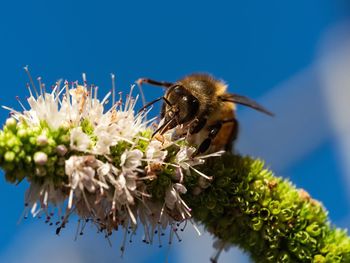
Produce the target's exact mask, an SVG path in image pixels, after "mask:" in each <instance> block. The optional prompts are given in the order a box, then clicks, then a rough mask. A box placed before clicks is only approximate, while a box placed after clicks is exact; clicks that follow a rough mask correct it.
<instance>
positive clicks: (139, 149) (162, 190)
mask: <svg viewBox="0 0 350 263" xmlns="http://www.w3.org/2000/svg"><path fill="white" fill-rule="evenodd" d="M32 89H34V91H33V90H32ZM32 89H31V88H30V87H29V95H30V96H29V98H28V99H27V103H28V105H29V108H28V109H27V106H24V104H22V103H21V105H22V107H23V108H22V111H18V110H15V109H12V108H8V107H6V106H5V107H4V108H5V109H8V110H10V112H11V117H10V118H9V119H8V120H7V121H6V124H5V126H4V129H3V131H1V133H0V145H1V146H0V151H1V153H2V155H1V161H0V165H1V167H3V169H4V171H5V176H6V178H7V180H8V181H10V182H13V183H18V182H20V181H21V180H23V179H24V178H26V179H27V180H28V181H29V183H30V186H29V189H28V190H27V193H26V203H25V206H26V212H25V214H28V213H29V212H30V213H31V214H32V215H33V216H34V217H36V216H38V215H46V216H47V221H53V220H55V219H54V218H55V217H57V218H58V219H59V221H60V223H59V225H58V228H57V231H56V232H57V234H59V233H60V231H61V229H62V228H64V227H65V225H66V224H67V222H68V218H69V217H70V216H71V215H72V214H76V215H78V217H79V218H80V219H79V220H85V221H86V220H89V221H91V222H92V223H93V224H94V225H96V226H97V227H98V229H99V230H100V231H102V232H104V233H105V235H106V236H109V235H111V234H112V232H113V231H115V230H118V229H119V228H120V227H121V228H122V229H124V232H125V234H127V233H129V232H130V229H132V230H133V231H132V232H135V231H136V228H137V227H139V226H140V225H141V226H142V228H143V229H144V236H145V238H144V241H145V242H146V243H152V242H153V236H154V232H155V231H159V233H161V232H164V231H165V229H166V228H168V227H169V229H170V231H175V229H176V227H175V224H176V223H181V222H183V221H186V220H188V219H190V218H191V209H190V208H189V206H188V205H187V204H186V203H185V201H184V200H183V198H182V196H183V195H184V194H185V193H186V192H187V189H186V187H185V185H184V184H183V183H184V177H186V176H187V175H190V172H191V169H193V171H198V170H196V169H195V168H194V166H196V165H199V164H202V163H203V162H204V158H203V159H202V158H201V157H200V156H194V152H195V148H193V147H190V146H188V145H187V143H186V141H185V140H184V138H176V141H174V140H173V139H172V138H173V136H172V133H173V131H168V132H167V133H165V134H164V135H162V136H155V137H154V138H152V137H151V134H152V133H153V132H154V131H153V128H151V126H149V125H148V123H150V121H146V119H145V118H146V114H147V112H146V111H142V112H140V113H136V112H135V105H136V102H137V98H138V96H136V97H135V98H134V97H133V96H132V92H133V88H131V91H130V93H129V94H128V95H127V96H126V99H125V101H124V100H123V98H122V97H123V96H120V98H119V100H117V101H116V102H115V98H113V97H112V96H114V94H115V91H114V90H112V91H111V92H109V93H108V94H107V95H106V96H105V97H104V98H103V99H102V100H99V99H98V98H97V87H93V86H89V85H87V83H86V81H85V78H84V82H83V84H79V83H78V82H73V83H69V82H68V81H65V82H64V83H63V85H62V83H61V82H57V83H56V85H55V86H54V88H53V90H52V92H50V93H47V92H46V91H45V90H44V89H43V88H42V87H41V88H40V90H39V91H36V89H35V87H34V84H32ZM110 100H112V104H111V105H110V106H108V105H109V104H110V103H109V101H110ZM217 155H218V154H213V156H217ZM206 157H207V156H205V158H206ZM198 173H199V174H201V175H202V176H204V177H205V178H206V180H207V179H208V180H209V179H210V178H209V177H207V176H206V175H204V174H202V173H201V172H199V171H198ZM58 219H57V220H58ZM57 220H55V221H57ZM172 236H174V235H173V234H172ZM124 246H125V244H123V245H122V248H123V250H124Z"/></svg>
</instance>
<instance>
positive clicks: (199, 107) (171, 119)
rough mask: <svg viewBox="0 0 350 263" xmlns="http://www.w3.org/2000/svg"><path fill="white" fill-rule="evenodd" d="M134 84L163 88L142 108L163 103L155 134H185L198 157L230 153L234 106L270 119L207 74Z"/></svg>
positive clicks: (234, 132) (235, 128)
mask: <svg viewBox="0 0 350 263" xmlns="http://www.w3.org/2000/svg"><path fill="white" fill-rule="evenodd" d="M136 83H137V84H138V85H142V84H143V83H147V84H150V85H155V86H161V87H164V88H166V91H165V94H164V96H162V97H160V98H157V99H155V100H153V101H151V102H150V103H148V104H146V105H145V106H144V107H143V108H142V109H144V108H147V107H148V106H150V105H152V104H154V103H155V102H157V101H160V100H163V105H162V110H161V118H162V122H161V124H160V125H159V127H158V129H157V130H156V131H155V133H154V134H157V133H159V134H163V133H165V132H166V131H168V130H169V129H173V128H176V129H175V130H176V133H177V134H178V135H179V136H184V135H185V136H186V138H187V140H188V142H189V143H190V144H194V145H197V154H202V153H210V152H215V151H220V150H226V151H231V150H232V146H233V142H234V141H235V139H236V138H237V135H238V121H237V118H236V104H241V105H245V106H248V107H250V108H253V109H255V110H257V111H260V112H263V113H265V114H267V115H270V116H273V114H272V113H271V112H270V111H268V110H267V109H265V108H264V107H263V106H261V105H259V104H258V103H257V102H255V101H253V100H251V99H249V98H247V97H245V96H241V95H238V94H234V93H228V92H227V85H226V84H225V82H224V81H222V80H218V79H216V78H214V77H213V76H211V75H209V74H198V73H196V74H191V75H188V76H185V77H184V78H182V79H180V80H178V81H176V82H174V83H172V82H164V81H155V80H152V79H148V78H140V79H139V80H137V82H136Z"/></svg>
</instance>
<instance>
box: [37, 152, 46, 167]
mask: <svg viewBox="0 0 350 263" xmlns="http://www.w3.org/2000/svg"><path fill="white" fill-rule="evenodd" d="M47 159H48V158H47V154H46V153H44V152H36V153H35V154H34V162H35V163H36V164H37V165H45V164H46V163H47Z"/></svg>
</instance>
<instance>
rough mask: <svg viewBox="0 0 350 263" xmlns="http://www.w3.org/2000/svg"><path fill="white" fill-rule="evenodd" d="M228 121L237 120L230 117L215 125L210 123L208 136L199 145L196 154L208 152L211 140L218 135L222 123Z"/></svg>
mask: <svg viewBox="0 0 350 263" xmlns="http://www.w3.org/2000/svg"><path fill="white" fill-rule="evenodd" d="M228 122H237V120H236V119H235V118H233V119H228V120H221V121H218V122H217V123H215V124H213V125H210V126H209V134H208V137H207V138H206V139H205V140H204V141H203V142H202V143H201V144H200V145H199V147H198V149H197V151H196V153H195V155H198V154H201V153H204V152H206V151H207V150H208V149H209V147H210V144H211V142H212V141H213V140H214V139H215V137H216V135H218V133H219V132H220V130H221V128H222V125H223V124H225V123H228Z"/></svg>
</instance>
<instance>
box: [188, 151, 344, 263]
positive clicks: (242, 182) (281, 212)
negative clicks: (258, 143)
mask: <svg viewBox="0 0 350 263" xmlns="http://www.w3.org/2000/svg"><path fill="white" fill-rule="evenodd" d="M201 171H202V172H204V173H205V174H206V175H213V177H214V178H213V181H212V182H211V183H210V184H208V185H207V187H206V188H205V189H203V188H202V189H201V191H199V189H198V186H196V185H198V184H197V183H196V182H195V180H194V179H193V177H194V176H190V177H188V178H190V179H188V180H187V181H186V182H185V185H186V187H187V188H188V190H189V191H188V193H187V194H186V196H185V198H184V199H185V201H186V202H187V204H188V205H189V206H190V207H192V208H193V217H194V219H195V220H196V221H198V222H200V223H202V224H204V226H205V227H206V228H207V230H208V231H209V232H211V233H212V234H213V235H214V236H215V237H217V238H219V239H220V240H222V241H223V242H224V243H226V244H232V245H236V246H239V247H240V248H242V249H243V250H244V251H246V252H248V253H249V254H250V256H251V258H252V259H253V260H254V261H255V262H259V263H260V262H319V263H320V262H350V238H349V237H348V236H347V233H346V231H345V230H341V229H338V228H335V227H333V226H331V224H330V222H329V220H328V218H327V212H326V210H325V209H324V208H323V207H322V204H321V203H319V202H318V201H316V200H314V199H312V198H311V197H310V196H309V195H308V193H307V192H306V191H304V190H302V189H296V188H295V186H293V185H292V184H291V183H290V182H289V181H288V180H286V179H283V178H280V177H276V176H274V175H273V173H272V172H271V171H270V170H268V169H266V168H265V167H264V163H263V161H261V160H257V159H253V158H251V157H242V156H238V155H232V154H225V155H224V156H222V157H221V158H215V159H214V160H211V161H210V162H208V163H207V164H206V165H204V166H203V167H202V169H201ZM196 178H197V179H196V180H199V177H197V176H196Z"/></svg>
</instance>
